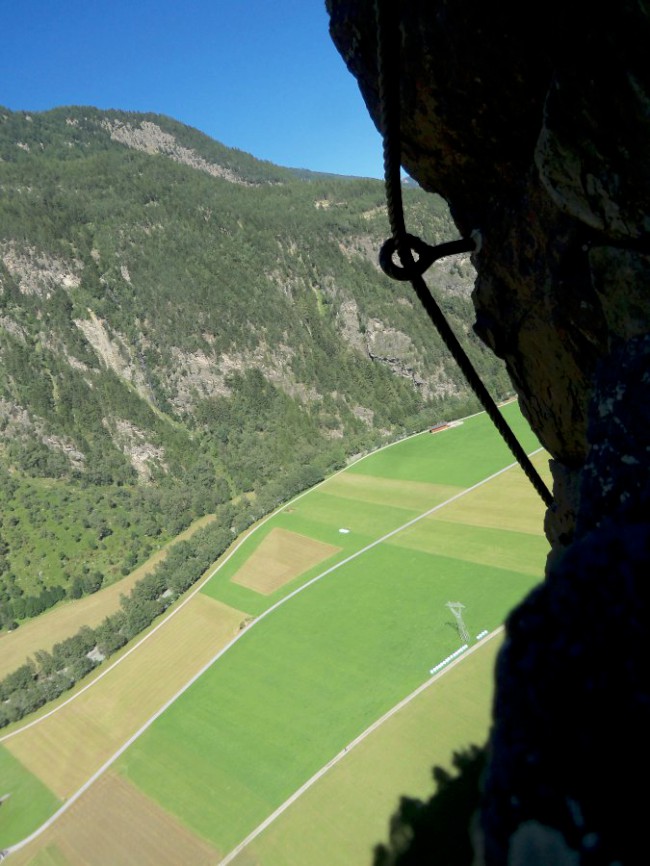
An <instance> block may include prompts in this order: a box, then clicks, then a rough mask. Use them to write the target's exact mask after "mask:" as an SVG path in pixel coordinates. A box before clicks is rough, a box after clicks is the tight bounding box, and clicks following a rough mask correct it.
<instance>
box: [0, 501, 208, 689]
mask: <svg viewBox="0 0 650 866" xmlns="http://www.w3.org/2000/svg"><path fill="white" fill-rule="evenodd" d="M210 520H214V517H213V516H212V515H208V517H203V518H201V519H200V520H197V521H195V522H194V523H193V524H192V526H191V527H189V528H188V529H186V530H185V531H184V532H182V533H181V534H180V535H179V536H177V537H176V538H175V539H174V540H173V541H171V542H170V543H169V544H167V545H165V547H163V548H162V549H161V550H159V551H157V552H156V553H154V554H153V555H152V556H150V557H149V559H148V560H147V561H146V562H145V563H143V564H142V565H141V566H139V567H138V568H136V569H135V571H133V572H131V574H129V575H128V576H127V577H124V578H122V580H118V581H117V582H116V583H112V584H111V585H110V586H107V587H106V588H105V589H100V590H99V592H96V593H94V594H93V595H88V596H86V597H85V598H80V599H78V600H76V601H69V602H66V603H64V604H61V605H59V606H57V607H56V608H54V609H53V610H50V611H47V612H46V613H43V614H41V616H38V617H36V618H35V619H32V620H29V621H28V622H26V623H24V625H21V626H20V628H18V629H16V631H13V632H0V679H1V678H2V677H4V676H6V674H8V673H11V672H12V671H14V670H16V668H18V667H20V665H22V664H24V662H25V660H26V659H27V658H28V657H29V656H30V655H33V653H34V652H36V650H40V649H42V650H47V651H48V652H49V651H50V650H51V649H52V647H53V646H54V644H55V643H59V642H60V641H63V640H65V639H66V638H69V637H71V636H72V635H73V634H76V633H77V632H78V631H79V629H80V628H81V627H82V626H84V625H87V626H90V627H91V628H94V627H95V626H98V625H99V624H100V623H101V622H102V621H103V620H104V619H105V618H106V617H107V616H109V615H110V614H112V613H114V612H115V611H116V610H117V609H118V608H119V606H120V596H122V595H128V594H129V593H130V592H131V590H132V589H133V587H134V586H135V584H136V583H137V581H138V580H141V579H142V578H143V577H144V576H145V574H149V573H150V572H151V571H153V569H154V568H155V567H156V565H158V563H159V562H160V561H161V560H163V559H164V558H165V556H166V555H167V551H168V550H169V547H170V546H171V545H173V544H176V543H177V542H178V541H182V540H183V539H186V538H189V537H190V536H191V535H192V534H193V533H194V532H196V530H197V529H199V528H200V527H201V526H204V525H205V524H206V523H207V522H209V521H210Z"/></svg>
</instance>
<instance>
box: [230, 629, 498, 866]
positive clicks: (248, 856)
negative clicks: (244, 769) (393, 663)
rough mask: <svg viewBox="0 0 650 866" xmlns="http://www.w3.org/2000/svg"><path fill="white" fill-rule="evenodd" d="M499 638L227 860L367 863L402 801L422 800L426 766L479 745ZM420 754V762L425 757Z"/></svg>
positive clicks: (446, 764)
mask: <svg viewBox="0 0 650 866" xmlns="http://www.w3.org/2000/svg"><path fill="white" fill-rule="evenodd" d="M500 644H501V641H500V639H499V638H498V637H497V638H495V639H492V640H489V641H486V642H485V643H483V644H482V645H481V647H480V649H479V650H478V651H476V652H474V653H472V654H471V655H468V656H466V657H465V658H463V660H462V662H461V663H460V664H459V665H457V666H455V667H453V668H451V669H449V670H448V671H447V672H446V673H445V675H444V676H443V677H441V678H440V679H438V680H436V682H435V684H434V685H433V686H432V687H429V688H428V689H426V690H425V691H422V692H420V693H419V694H418V695H417V696H416V697H415V698H414V699H413V700H412V701H411V702H410V703H408V704H407V705H406V706H404V707H402V708H401V709H400V710H399V711H398V712H397V713H395V714H394V715H392V716H391V717H390V718H389V719H386V721H384V723H383V724H382V725H381V726H380V727H378V728H376V729H375V730H374V731H372V733H371V734H370V735H369V736H368V737H366V738H365V739H363V740H362V741H361V742H359V743H358V744H357V745H356V746H355V747H354V749H351V750H350V751H349V752H348V753H346V755H345V757H344V758H343V760H341V761H339V762H338V763H336V764H335V765H334V766H333V767H332V768H331V769H330V770H329V771H328V772H327V773H326V774H325V775H324V776H321V777H320V778H319V779H318V780H317V781H316V782H315V783H314V784H313V785H312V786H311V787H310V788H308V789H307V790H306V791H305V792H304V793H303V794H302V795H301V796H300V797H299V798H298V800H296V801H295V802H294V803H292V804H291V805H290V806H289V808H288V809H287V810H286V811H284V812H283V813H282V814H281V815H279V816H278V817H277V818H276V820H275V821H274V822H273V823H272V824H270V825H269V826H268V827H267V828H266V829H265V830H264V831H263V832H262V833H261V834H260V835H259V836H258V837H257V838H256V839H254V840H252V841H251V842H250V844H249V845H248V846H246V847H245V848H244V849H243V850H242V852H241V853H240V854H239V855H238V856H237V857H235V858H234V860H233V861H232V863H233V866H304V864H305V863H309V864H310V866H349V864H354V866H370V864H371V863H372V852H373V849H374V847H375V846H376V845H377V844H378V843H380V842H385V841H387V838H388V831H389V824H390V818H391V816H392V815H393V813H394V812H395V810H396V808H397V804H398V799H399V798H400V797H402V796H408V797H411V798H415V797H417V798H419V799H422V800H425V799H428V798H429V797H430V796H431V795H432V794H433V792H434V781H433V775H432V768H433V767H434V766H438V767H443V768H444V769H446V770H448V771H450V770H452V769H453V768H452V764H451V758H452V755H453V753H454V752H455V751H459V750H463V749H466V748H468V747H469V746H471V745H472V744H477V745H480V744H482V743H483V742H484V741H485V736H486V732H487V730H488V726H489V720H490V704H491V698H492V694H491V691H490V690H489V689H486V687H485V684H486V682H489V681H490V680H491V678H492V669H493V666H494V660H495V655H496V652H497V649H498V647H499V646H500ZM424 756H426V757H424Z"/></svg>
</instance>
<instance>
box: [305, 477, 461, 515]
mask: <svg viewBox="0 0 650 866" xmlns="http://www.w3.org/2000/svg"><path fill="white" fill-rule="evenodd" d="M462 489H463V488H462V487H454V486H452V485H450V484H430V483H427V482H426V481H402V480H399V479H395V478H381V477H379V476H374V475H360V474H355V473H354V472H341V473H339V474H338V475H335V476H334V477H333V478H331V479H330V480H329V481H326V482H325V484H323V485H322V486H321V487H320V491H321V492H322V493H327V494H329V495H335V496H340V497H342V498H343V499H354V500H355V501H359V502H372V503H374V504H376V505H390V506H397V507H398V508H408V509H413V510H415V511H420V512H421V511H427V509H429V508H433V506H434V505H438V504H439V503H440V502H444V501H445V500H446V499H450V498H451V497H452V496H454V495H455V494H456V493H459V492H460V491H461V490H462Z"/></svg>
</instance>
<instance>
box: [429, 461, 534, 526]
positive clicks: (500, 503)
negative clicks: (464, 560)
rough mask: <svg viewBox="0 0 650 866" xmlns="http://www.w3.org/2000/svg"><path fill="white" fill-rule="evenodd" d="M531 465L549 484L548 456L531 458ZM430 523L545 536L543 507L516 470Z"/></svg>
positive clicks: (447, 508) (438, 514)
mask: <svg viewBox="0 0 650 866" xmlns="http://www.w3.org/2000/svg"><path fill="white" fill-rule="evenodd" d="M533 465H534V466H535V468H536V469H537V471H538V472H539V473H540V475H541V476H542V478H543V479H544V480H545V481H547V483H550V472H549V471H548V454H546V453H545V452H540V453H538V454H536V455H534V457H533ZM430 520H444V521H450V522H457V523H464V524H467V525H469V526H485V527H493V528H495V529H499V528H501V527H504V526H507V527H508V529H513V530H515V531H517V532H528V533H530V534H531V535H542V534H543V532H544V503H543V502H542V500H541V499H540V497H539V495H538V494H537V492H536V491H535V489H534V488H533V486H532V484H531V483H530V481H528V479H527V478H526V476H525V475H524V473H523V470H522V469H520V468H519V467H518V466H513V467H512V469H509V470H508V471H507V472H504V473H502V474H501V475H499V476H498V477H497V478H494V479H493V480H492V481H491V482H490V483H489V484H484V485H482V486H481V487H477V488H476V490H473V491H472V492H471V493H468V494H467V496H463V497H461V498H460V499H458V500H456V501H455V502H452V503H450V504H449V505H446V506H445V507H444V508H441V509H440V511H436V512H435V514H432V515H431V517H430Z"/></svg>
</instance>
